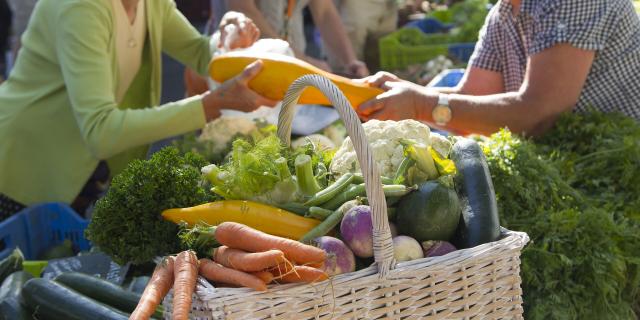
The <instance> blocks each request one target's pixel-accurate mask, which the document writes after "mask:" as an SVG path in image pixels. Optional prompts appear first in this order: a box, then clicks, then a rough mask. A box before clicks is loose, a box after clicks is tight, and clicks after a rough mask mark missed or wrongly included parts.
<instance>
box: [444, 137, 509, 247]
mask: <svg viewBox="0 0 640 320" xmlns="http://www.w3.org/2000/svg"><path fill="white" fill-rule="evenodd" d="M451 160H453V162H454V164H455V166H456V171H457V174H456V176H455V184H456V191H457V192H458V196H459V197H460V200H461V203H462V215H461V217H460V224H459V226H458V229H457V230H456V235H455V236H454V238H453V239H452V243H453V244H454V245H455V246H456V248H459V249H462V248H471V247H475V246H477V245H481V244H483V243H487V242H493V241H496V240H498V238H500V219H499V216H498V204H497V202H496V195H495V191H494V189H493V182H492V181H491V174H490V172H489V167H488V165H487V160H486V158H485V157H484V154H483V153H482V149H481V148H480V146H479V145H478V143H477V142H475V141H474V140H471V139H460V140H458V141H457V142H456V143H455V144H454V145H453V149H452V151H451Z"/></svg>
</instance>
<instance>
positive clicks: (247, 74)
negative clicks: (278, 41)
mask: <svg viewBox="0 0 640 320" xmlns="http://www.w3.org/2000/svg"><path fill="white" fill-rule="evenodd" d="M260 70H262V60H258V61H255V62H254V63H252V64H250V65H248V66H247V67H246V68H245V69H244V71H243V72H242V73H241V74H239V75H237V76H235V77H234V78H232V79H229V80H227V81H225V82H223V83H222V85H220V86H219V87H218V88H217V89H216V90H215V91H212V92H207V93H205V95H204V98H203V100H202V103H203V105H204V111H205V116H206V118H207V121H211V120H213V119H215V118H218V117H219V116H220V110H221V109H234V110H238V111H243V112H251V111H253V110H255V109H257V108H259V107H261V106H268V107H273V106H275V105H276V103H277V101H273V100H271V99H267V98H265V97H263V96H261V95H259V94H257V93H256V92H255V91H253V90H251V89H250V88H249V81H251V79H253V78H254V77H255V76H256V75H258V73H260Z"/></svg>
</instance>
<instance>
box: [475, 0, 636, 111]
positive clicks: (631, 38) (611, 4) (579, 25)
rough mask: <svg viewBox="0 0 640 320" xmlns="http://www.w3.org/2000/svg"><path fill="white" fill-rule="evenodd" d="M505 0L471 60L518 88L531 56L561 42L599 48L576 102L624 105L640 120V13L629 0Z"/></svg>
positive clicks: (603, 106) (582, 107)
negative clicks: (517, 1) (514, 0)
mask: <svg viewBox="0 0 640 320" xmlns="http://www.w3.org/2000/svg"><path fill="white" fill-rule="evenodd" d="M512 9H513V7H512V5H511V3H510V2H509V1H508V0H507V1H505V0H501V1H499V2H498V3H497V4H496V5H495V6H494V7H493V9H492V10H491V12H490V13H489V15H488V16H487V20H486V21H485V25H484V27H483V28H482V30H481V31H480V39H479V41H478V44H477V45H476V49H475V52H474V53H473V56H472V57H471V60H470V62H469V63H470V65H472V66H474V67H478V68H482V69H487V70H493V71H497V72H501V73H502V75H503V78H504V85H505V89H506V90H507V91H508V92H512V91H518V90H519V89H520V86H521V85H522V82H523V80H524V76H525V73H526V66H527V58H528V57H529V56H532V55H535V54H536V53H539V52H541V51H543V50H545V49H547V48H550V47H552V46H554V45H556V44H559V43H568V44H570V45H572V46H574V47H576V48H580V49H585V50H593V51H596V56H595V60H594V62H593V65H592V67H591V70H590V72H589V75H588V77H587V80H586V82H585V84H584V87H583V89H582V93H581V94H580V98H579V100H578V103H577V105H576V110H577V111H585V110H587V109H588V108H589V107H590V106H591V107H595V108H596V109H598V110H602V111H605V112H611V111H620V112H622V113H624V114H626V115H628V116H631V117H633V118H635V119H637V120H640V19H639V18H638V15H637V14H636V12H635V10H634V7H633V3H632V1H631V0H522V3H521V6H520V12H519V14H518V15H513V11H512Z"/></svg>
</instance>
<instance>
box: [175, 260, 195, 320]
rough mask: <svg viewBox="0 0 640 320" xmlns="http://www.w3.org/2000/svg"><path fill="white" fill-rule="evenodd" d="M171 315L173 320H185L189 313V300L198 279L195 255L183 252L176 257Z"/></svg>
mask: <svg viewBox="0 0 640 320" xmlns="http://www.w3.org/2000/svg"><path fill="white" fill-rule="evenodd" d="M173 277H174V279H175V280H174V284H173V315H172V318H173V319H175V320H187V319H188V318H189V311H191V299H192V297H193V291H194V290H195V287H196V281H197V278H198V258H197V257H196V253H195V252H193V251H191V250H188V251H183V252H180V254H178V256H177V257H176V262H175V266H174V268H173Z"/></svg>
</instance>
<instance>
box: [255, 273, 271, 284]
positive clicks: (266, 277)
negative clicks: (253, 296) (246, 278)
mask: <svg viewBox="0 0 640 320" xmlns="http://www.w3.org/2000/svg"><path fill="white" fill-rule="evenodd" d="M251 274H252V275H254V276H256V277H258V278H259V279H260V280H262V282H264V283H265V284H269V283H271V281H273V273H271V272H269V271H266V270H263V271H257V272H251Z"/></svg>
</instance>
